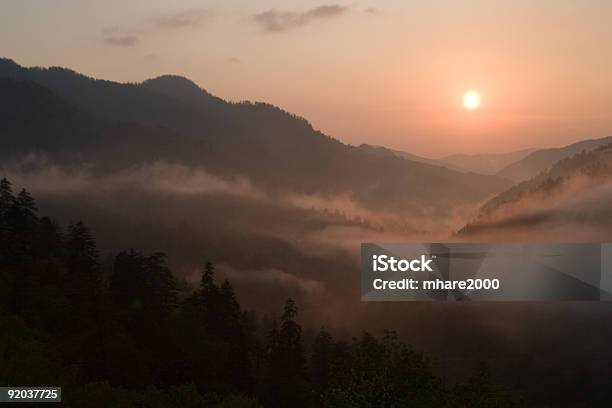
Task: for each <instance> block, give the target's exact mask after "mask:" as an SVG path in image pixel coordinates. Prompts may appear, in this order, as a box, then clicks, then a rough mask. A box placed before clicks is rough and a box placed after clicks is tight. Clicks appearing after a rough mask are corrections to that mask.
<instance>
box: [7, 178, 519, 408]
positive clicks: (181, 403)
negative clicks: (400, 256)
mask: <svg viewBox="0 0 612 408" xmlns="http://www.w3.org/2000/svg"><path fill="white" fill-rule="evenodd" d="M103 269H104V268H103V267H102V265H101V262H100V256H99V254H98V250H97V247H96V242H95V239H94V237H93V235H92V233H91V232H90V231H89V229H88V228H87V226H86V225H84V224H83V223H82V222H77V223H75V224H72V225H70V226H68V228H67V229H66V230H62V229H61V228H60V227H59V226H58V225H57V224H56V223H55V222H53V221H52V220H50V219H48V218H44V217H40V216H39V215H38V209H37V207H36V203H35V201H34V199H33V198H32V197H31V196H30V195H29V194H28V193H27V191H25V190H23V191H21V192H20V193H18V194H14V193H13V191H12V185H11V183H10V182H9V181H8V180H6V179H3V180H1V181H0V385H3V386H5V385H13V386H18V385H41V386H42V385H59V386H62V387H63V398H64V404H63V405H64V406H68V407H105V408H106V407H160V408H163V407H177V408H178V407H181V408H183V407H188V408H189V407H194V408H195V407H245V408H247V407H258V406H262V405H263V406H269V407H319V406H323V407H404V406H411V407H412V406H413V407H446V406H449V407H450V406H465V407H468V406H470V407H471V406H474V407H489V406H490V407H493V406H495V407H498V406H499V407H505V406H508V407H510V406H514V404H515V401H514V400H513V399H512V398H510V397H509V395H508V394H507V393H506V392H505V391H503V390H502V389H500V388H499V387H498V386H495V385H494V384H493V382H492V381H491V378H490V376H488V374H487V373H486V372H485V371H482V372H479V373H478V375H476V376H475V377H474V378H472V379H470V381H468V382H467V383H465V384H460V385H458V386H457V387H455V388H452V389H450V388H445V387H443V386H442V385H441V383H440V381H439V379H438V378H437V377H436V376H435V375H434V373H433V372H432V371H431V369H430V368H429V365H428V362H427V359H426V358H425V357H424V356H423V355H422V354H420V353H418V352H416V351H414V350H412V349H411V348H410V347H409V346H407V345H406V344H404V343H402V342H401V341H400V340H399V339H398V337H397V336H396V335H395V334H394V333H392V332H388V333H386V334H385V335H384V336H383V337H382V338H377V337H375V336H372V335H370V334H364V335H362V336H361V337H360V338H355V339H352V340H351V341H342V340H337V339H334V338H333V336H332V335H331V334H330V333H329V332H327V331H325V330H321V332H320V333H319V334H318V335H317V336H316V337H315V338H314V341H313V342H312V346H311V347H308V348H305V346H304V341H303V338H302V337H303V336H302V328H301V326H300V324H299V323H298V317H299V316H298V307H297V305H296V304H295V302H294V301H293V300H291V299H289V300H287V302H286V303H285V305H284V308H283V309H282V311H281V313H280V315H279V316H278V318H276V319H272V322H271V324H269V325H268V326H269V327H265V330H258V327H261V326H262V325H263V324H264V323H263V322H262V321H259V319H258V318H257V317H256V314H255V313H253V312H249V313H246V312H245V311H244V310H242V308H241V306H240V304H239V302H238V300H237V299H236V295H235V293H234V290H233V288H232V286H231V284H230V282H228V281H223V282H220V283H219V282H218V281H217V279H216V276H215V270H214V266H213V265H212V264H210V263H208V264H206V265H205V266H204V268H203V270H202V275H201V280H200V284H199V286H198V287H197V288H196V289H195V290H185V289H181V285H179V284H178V283H177V280H176V278H175V277H174V275H173V274H172V272H171V271H170V268H169V267H168V265H167V262H166V256H165V255H164V254H162V253H153V254H150V255H146V254H142V253H139V252H137V251H135V250H132V249H131V250H128V251H124V252H121V253H119V254H117V255H116V257H115V259H114V262H113V265H112V267H111V268H110V269H111V271H110V273H108V274H105V273H104V272H103ZM262 332H265V335H261V333H262Z"/></svg>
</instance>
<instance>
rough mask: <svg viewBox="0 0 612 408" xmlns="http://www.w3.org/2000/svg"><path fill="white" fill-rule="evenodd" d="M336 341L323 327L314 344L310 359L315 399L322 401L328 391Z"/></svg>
mask: <svg viewBox="0 0 612 408" xmlns="http://www.w3.org/2000/svg"><path fill="white" fill-rule="evenodd" d="M333 346H334V341H333V338H332V336H331V334H329V332H327V331H326V330H325V329H321V331H320V332H319V334H317V336H316V337H315V340H314V342H313V344H312V358H311V361H310V378H311V379H312V387H313V391H314V394H315V399H316V400H317V401H318V402H319V403H320V402H321V397H322V395H323V394H324V393H325V392H326V391H327V388H328V386H329V379H330V375H331V362H332V353H333Z"/></svg>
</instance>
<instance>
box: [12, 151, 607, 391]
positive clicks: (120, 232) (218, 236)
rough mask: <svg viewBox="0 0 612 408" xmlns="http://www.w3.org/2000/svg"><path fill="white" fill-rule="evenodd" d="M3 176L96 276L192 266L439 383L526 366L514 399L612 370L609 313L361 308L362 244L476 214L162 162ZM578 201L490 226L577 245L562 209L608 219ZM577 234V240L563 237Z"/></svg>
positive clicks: (46, 166)
mask: <svg viewBox="0 0 612 408" xmlns="http://www.w3.org/2000/svg"><path fill="white" fill-rule="evenodd" d="M1 174H2V175H3V176H6V177H7V178H9V179H10V180H11V181H13V183H14V186H15V188H22V187H23V188H26V189H28V190H29V191H30V192H32V194H33V195H34V196H35V197H36V198H37V200H38V206H39V208H40V212H41V214H45V215H49V216H51V217H52V218H55V219H57V220H58V221H59V222H61V223H62V224H63V225H66V224H67V223H69V222H73V221H77V220H76V219H73V217H74V216H75V214H78V217H79V219H82V220H83V221H84V222H85V223H86V224H87V225H88V226H90V227H91V229H92V230H93V232H94V235H95V236H96V237H97V239H98V245H99V247H100V250H101V253H102V254H103V257H104V258H105V259H106V261H105V264H106V265H107V266H109V265H110V264H111V262H112V257H113V256H114V254H116V253H117V252H118V251H121V250H125V249H129V248H134V249H136V250H139V251H142V252H145V253H148V252H153V251H163V252H166V253H167V254H168V255H169V261H170V264H171V266H172V268H173V270H174V272H175V274H177V275H178V276H179V277H181V278H183V279H184V280H185V281H187V282H189V283H191V284H193V285H195V284H196V283H197V281H198V279H199V273H200V272H199V271H200V268H201V267H202V265H203V264H204V263H205V262H206V261H212V262H214V263H215V264H216V266H217V272H218V275H219V277H220V278H227V279H229V280H230V281H231V282H232V284H233V285H234V287H235V289H236V293H237V296H238V298H239V300H240V303H241V304H242V305H243V306H244V307H245V308H247V309H253V310H256V311H257V312H258V313H259V314H260V315H261V314H271V313H275V312H277V311H279V310H280V308H281V305H282V303H283V302H284V300H285V299H286V298H288V297H292V298H294V299H295V300H296V301H297V303H298V305H299V307H300V318H301V320H302V322H303V323H304V325H305V326H306V327H309V328H312V329H318V328H319V327H321V326H326V327H328V328H330V329H332V330H334V331H336V332H337V333H338V334H339V335H343V336H350V335H356V334H358V333H359V332H360V331H362V330H370V331H374V332H379V331H380V330H383V329H385V328H390V329H395V330H397V331H398V332H399V333H400V334H401V335H402V336H404V337H405V338H407V339H409V341H410V342H411V343H412V344H414V345H415V346H416V347H417V348H419V349H421V350H425V351H428V352H431V355H432V356H434V357H433V358H434V365H436V366H438V368H439V369H440V370H443V371H444V372H445V373H446V374H447V375H448V379H449V381H450V380H453V379H454V378H458V377H461V376H463V375H465V374H466V373H468V372H471V370H473V368H474V367H475V366H476V365H477V364H478V363H479V362H480V361H486V362H488V363H489V364H491V365H492V366H494V367H497V368H499V370H497V372H498V373H499V375H503V376H507V377H508V378H510V377H513V376H514V375H515V373H516V371H515V370H516V368H517V367H518V366H521V365H529V367H530V368H529V376H526V377H525V378H523V379H518V380H516V381H517V386H521V387H523V388H524V387H529V386H531V385H530V384H523V382H528V381H529V379H530V378H531V379H536V378H538V377H539V376H546V375H557V374H556V373H558V372H560V370H561V371H562V370H566V371H567V370H569V374H568V375H567V378H576V376H578V375H580V376H582V377H585V376H586V378H593V379H595V378H597V374H598V373H599V371H598V370H603V369H605V367H602V366H601V361H602V360H603V359H602V357H605V358H609V357H612V356H611V355H610V352H609V351H607V347H606V346H605V345H606V344H608V343H609V341H610V340H612V323H608V322H611V321H612V320H610V317H612V305H609V304H607V303H598V302H593V303H453V304H447V303H365V302H361V301H360V290H359V282H360V280H359V275H360V269H359V250H360V247H359V244H360V243H361V242H411V241H412V242H428V241H445V242H448V241H453V240H454V241H457V240H459V239H462V240H463V239H472V237H467V238H465V237H457V236H454V237H453V236H452V234H453V232H454V231H457V230H458V229H459V227H460V226H461V225H464V224H465V220H467V217H468V215H469V214H471V213H473V211H474V208H462V209H458V210H456V211H455V212H454V213H452V214H450V213H446V214H441V213H439V212H437V213H435V212H433V211H430V210H429V209H428V208H421V209H410V208H407V209H406V213H384V212H377V211H375V210H373V209H369V208H367V207H365V206H363V205H362V204H359V203H358V202H357V201H355V200H353V199H352V198H351V196H350V194H349V193H348V192H347V193H346V194H342V195H337V196H321V195H311V196H308V195H303V194H302V195H290V194H287V195H278V194H277V195H274V194H272V193H270V192H267V191H264V190H262V189H260V188H258V187H257V186H255V185H254V184H253V183H251V182H250V181H249V180H248V179H246V178H235V179H221V178H218V177H215V176H212V175H211V174H209V173H207V172H206V171H204V170H201V169H194V168H188V167H185V166H183V165H176V164H169V163H161V162H159V163H155V164H150V165H144V166H137V167H133V168H130V169H127V170H122V171H120V172H117V173H113V174H109V175H99V174H96V173H95V172H93V171H91V169H90V168H89V167H88V166H80V167H78V168H70V169H69V168H66V167H61V166H57V165H55V164H53V163H51V162H49V161H45V160H33V159H30V160H29V161H22V162H20V163H19V164H13V165H9V166H6V167H5V168H3V169H2V170H1ZM584 182H586V181H584ZM576 183H579V181H578V180H577V181H576ZM576 189H580V191H584V190H585V188H584V186H583V185H579V184H576V185H575V186H568V187H567V189H566V190H563V194H561V193H560V195H558V196H555V199H554V205H552V206H551V205H550V202H549V201H547V200H545V199H543V198H542V199H539V198H537V197H533V198H530V199H529V201H528V202H527V201H526V202H521V203H520V204H519V203H517V204H516V205H513V206H510V207H508V208H506V209H505V210H504V211H505V212H504V215H503V217H502V216H499V218H495V217H498V215H495V216H494V217H493V218H491V220H492V221H491V222H493V223H494V222H498V223H499V222H503V219H504V217H507V218H512V217H525V216H527V215H528V214H532V213H539V212H542V211H544V210H546V209H547V210H548V211H549V212H552V213H553V214H552V215H550V217H553V218H549V219H556V220H557V221H558V225H559V228H565V229H566V230H565V232H564V234H565V235H564V236H563V237H569V238H568V240H570V241H572V240H574V241H576V240H585V239H586V238H588V237H589V236H588V231H587V229H585V232H584V234H583V235H579V234H578V232H577V231H579V230H578V226H577V225H578V223H572V222H568V221H569V220H570V219H569V218H567V217H568V214H569V210H570V209H576V210H575V211H574V212H572V213H571V214H573V216H575V217H577V218H576V220H579V219H580V214H581V213H584V212H585V211H584V210H586V209H587V208H588V209H589V211H591V210H593V209H596V210H597V211H599V213H601V214H605V211H606V205H605V203H609V202H611V201H610V200H611V199H612V184H611V183H608V184H600V185H593V186H588V188H586V190H587V191H588V192H589V193H588V194H587V195H582V196H579V195H577V194H576V193H575V191H576ZM555 217H557V218H555ZM559 217H561V218H559ZM563 217H565V218H563ZM593 223H594V224H598V222H597V221H596V220H594V222H593ZM580 225H581V226H583V227H584V223H582V224H580ZM574 227H575V228H576V230H575V231H573V234H577V235H568V234H569V231H571V228H574ZM513 228H514V227H513ZM520 228H522V229H523V232H524V234H523V235H520V234H516V235H514V234H515V232H514V230H512V231H513V232H512V234H510V233H508V234H506V235H503V234H498V231H496V232H495V233H491V234H489V232H488V231H487V230H482V231H479V234H478V235H477V240H478V241H480V242H494V241H500V240H508V239H509V237H512V236H514V237H519V238H518V239H526V238H529V237H530V236H531V235H530V234H531V232H530V231H532V230H533V228H534V226H533V225H532V224H525V225H521V226H520ZM585 228H586V227H585ZM547 229H548V227H544V226H543V227H542V231H545V230H547ZM592 231H597V229H593V230H592ZM548 232H550V231H548ZM551 234H552V235H550V236H549V235H546V234H542V235H539V232H538V233H537V234H535V235H533V237H537V238H536V240H537V239H549V238H552V237H553V235H554V234H553V233H552V232H551ZM574 237H580V239H579V238H575V239H574ZM598 237H599V235H597V233H593V235H592V236H591V238H592V239H598ZM569 333H571V341H567V340H568V336H569ZM559 355H563V356H565V358H566V360H560V359H559V358H558V356H559ZM605 358H604V359H605ZM578 362H579V364H578ZM513 370H514V371H513ZM513 373H514V374H513ZM570 374H571V375H570ZM600 377H601V376H600ZM568 381H569V380H568ZM519 383H520V384H519Z"/></svg>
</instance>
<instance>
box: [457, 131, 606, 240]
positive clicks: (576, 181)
mask: <svg viewBox="0 0 612 408" xmlns="http://www.w3.org/2000/svg"><path fill="white" fill-rule="evenodd" d="M611 208H612V141H610V142H609V143H608V144H606V145H603V146H599V147H597V148H595V149H594V150H591V151H586V150H583V151H582V152H580V153H577V154H575V155H573V156H571V157H568V158H565V159H562V160H560V161H558V162H557V163H555V164H554V165H553V166H551V168H550V169H549V170H546V171H543V172H541V173H540V174H538V175H537V176H535V177H533V178H531V179H529V180H527V181H524V182H522V183H520V184H517V185H515V186H514V187H512V188H510V189H508V190H506V191H505V192H503V193H501V194H499V195H497V196H496V197H495V198H493V199H491V200H489V201H488V202H487V203H486V204H485V205H483V206H482V208H481V209H480V211H479V213H478V214H477V216H476V217H475V218H474V219H473V220H471V221H470V222H469V223H468V224H467V225H466V226H465V227H464V228H462V229H461V230H460V231H459V233H460V234H461V235H476V234H480V233H487V234H490V233H500V234H504V236H510V237H513V238H516V239H520V238H521V236H523V235H525V236H528V237H530V238H532V239H533V238H538V237H543V236H549V235H550V236H551V237H552V238H553V239H555V240H558V239H561V240H569V241H572V240H580V238H579V237H580V235H579V234H580V233H585V231H586V229H587V228H591V229H594V230H598V229H603V230H605V231H609V229H610V227H611V224H612V210H611ZM521 231H522V234H521ZM560 231H563V233H561V232H560ZM568 232H569V233H568ZM551 234H552V235H551ZM586 236H588V237H590V238H591V239H593V238H594V237H597V236H598V235H596V234H594V233H589V234H587V235H586ZM607 236H609V234H608V235H607Z"/></svg>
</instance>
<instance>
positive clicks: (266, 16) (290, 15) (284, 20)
mask: <svg viewBox="0 0 612 408" xmlns="http://www.w3.org/2000/svg"><path fill="white" fill-rule="evenodd" d="M347 10H348V9H347V8H346V7H344V6H340V5H338V4H332V5H326V6H319V7H316V8H313V9H311V10H308V11H305V12H302V13H297V12H294V11H278V10H268V11H264V12H263V13H259V14H255V15H254V16H252V20H253V21H254V22H256V23H258V24H259V25H261V27H262V29H263V30H264V31H265V32H269V33H273V32H284V31H289V30H292V29H296V28H300V27H304V26H305V25H307V24H310V23H312V22H315V21H317V20H326V19H330V18H333V17H338V16H340V15H342V14H344V13H346V11H347Z"/></svg>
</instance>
